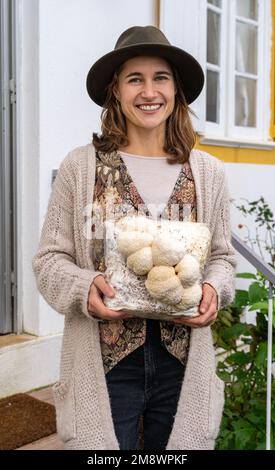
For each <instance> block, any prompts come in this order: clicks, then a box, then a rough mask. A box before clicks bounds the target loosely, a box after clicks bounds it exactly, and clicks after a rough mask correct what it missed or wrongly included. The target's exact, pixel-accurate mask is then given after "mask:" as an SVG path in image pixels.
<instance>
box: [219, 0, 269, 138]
mask: <svg viewBox="0 0 275 470" xmlns="http://www.w3.org/2000/svg"><path fill="white" fill-rule="evenodd" d="M223 1H225V0H223ZM266 4H267V1H263V0H261V1H259V0H258V21H257V23H258V50H257V53H258V54H257V69H258V74H257V76H258V79H257V95H256V126H255V127H244V126H236V125H235V90H234V87H235V73H234V72H235V47H236V41H235V40H236V34H235V25H236V21H235V20H236V0H231V2H229V3H228V6H229V8H228V16H229V18H230V25H229V34H228V37H229V44H230V47H228V55H229V61H228V65H229V67H228V87H227V90H228V123H227V129H226V131H225V137H231V138H237V139H240V138H244V139H246V140H250V139H253V140H255V139H256V140H264V139H265V138H266V139H267V138H268V129H265V125H264V123H265V117H264V113H265V112H266V110H267V109H269V108H270V103H269V102H268V99H267V98H268V97H267V94H266V92H265V90H266V88H267V87H265V86H264V85H265V83H266V79H267V77H266V75H265V70H266V68H268V66H267V64H266V63H265V60H264V29H265V19H266V18H265V10H266V8H265V6H266ZM247 23H248V20H247ZM249 23H251V24H255V23H256V22H255V21H253V20H250V21H249ZM268 81H269V78H268Z"/></svg>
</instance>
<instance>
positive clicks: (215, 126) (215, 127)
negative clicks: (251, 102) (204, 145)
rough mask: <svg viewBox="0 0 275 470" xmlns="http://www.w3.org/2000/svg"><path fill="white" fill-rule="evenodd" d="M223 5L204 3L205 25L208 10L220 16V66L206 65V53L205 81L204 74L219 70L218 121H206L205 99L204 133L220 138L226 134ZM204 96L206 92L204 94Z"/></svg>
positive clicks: (224, 10)
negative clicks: (221, 6) (208, 71)
mask: <svg viewBox="0 0 275 470" xmlns="http://www.w3.org/2000/svg"><path fill="white" fill-rule="evenodd" d="M222 2H223V3H224V5H225V7H224V8H221V9H220V8H218V7H216V6H214V5H210V4H209V6H207V1H206V2H205V22H206V24H207V10H208V8H209V9H210V10H212V11H214V12H219V13H220V15H221V42H220V66H219V67H217V66H214V65H212V64H211V65H210V64H207V53H206V61H205V80H206V74H207V70H213V71H216V70H218V69H219V70H220V87H219V90H218V95H219V103H220V110H219V114H220V121H219V123H215V122H211V121H207V120H206V99H205V133H206V134H210V135H215V136H220V137H224V136H225V134H226V119H225V116H226V115H227V102H226V99H225V96H226V88H227V72H226V55H227V52H226V50H227V37H226V18H227V14H228V12H227V10H228V8H227V7H228V2H227V1H225V0H222ZM205 29H206V34H205V45H206V49H207V37H206V36H207V27H206V28H205ZM205 87H206V83H205ZM205 96H206V92H205Z"/></svg>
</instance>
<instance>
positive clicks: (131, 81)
mask: <svg viewBox="0 0 275 470" xmlns="http://www.w3.org/2000/svg"><path fill="white" fill-rule="evenodd" d="M163 79H164V80H167V77H166V76H165V75H158V76H157V77H155V80H163ZM137 80H138V81H141V78H138V77H136V78H131V80H129V83H134V82H136V81H137Z"/></svg>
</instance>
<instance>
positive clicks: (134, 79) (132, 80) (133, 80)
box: [129, 78, 140, 83]
mask: <svg viewBox="0 0 275 470" xmlns="http://www.w3.org/2000/svg"><path fill="white" fill-rule="evenodd" d="M136 80H140V78H131V80H129V83H132V82H135V81H136Z"/></svg>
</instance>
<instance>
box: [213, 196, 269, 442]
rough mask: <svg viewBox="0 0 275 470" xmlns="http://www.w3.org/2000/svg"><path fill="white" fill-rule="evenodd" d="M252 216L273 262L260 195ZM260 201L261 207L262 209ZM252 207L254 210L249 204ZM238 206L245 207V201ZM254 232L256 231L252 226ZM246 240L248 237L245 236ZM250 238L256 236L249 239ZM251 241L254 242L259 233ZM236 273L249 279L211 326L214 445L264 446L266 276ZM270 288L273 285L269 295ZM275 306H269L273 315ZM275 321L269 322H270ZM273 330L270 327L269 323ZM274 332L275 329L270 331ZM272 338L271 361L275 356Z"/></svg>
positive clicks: (267, 214) (254, 203)
mask: <svg viewBox="0 0 275 470" xmlns="http://www.w3.org/2000/svg"><path fill="white" fill-rule="evenodd" d="M248 204H249V205H250V209H251V208H252V209H253V210H251V211H250V214H254V215H256V219H257V220H256V222H257V223H259V224H261V225H262V226H265V228H266V229H267V227H270V228H269V229H268V231H269V233H270V234H271V236H270V237H269V240H271V243H268V244H267V247H266V251H267V252H268V253H269V254H270V256H271V262H270V263H269V264H270V265H271V266H272V267H274V259H275V256H274V251H275V247H274V243H273V241H272V240H273V238H272V237H273V233H274V225H275V224H274V222H272V220H271V218H272V217H273V214H272V212H271V211H270V209H269V208H268V206H267V204H266V203H265V201H264V199H263V198H261V199H259V201H254V202H253V203H248ZM263 207H264V209H263ZM254 208H255V210H254ZM241 210H242V212H243V213H244V211H247V213H249V209H246V208H245V207H244V206H241ZM256 238H257V232H256ZM249 240H250V241H253V240H251V238H250V237H249ZM254 241H255V240H254ZM256 243H259V238H258V241H256ZM237 277H238V278H245V279H250V280H251V284H250V286H249V288H248V289H247V290H240V289H238V290H236V296H235V300H234V302H233V303H232V304H231V305H230V306H229V307H227V308H225V309H222V310H220V311H219V316H218V320H217V321H216V323H215V325H214V327H213V337H214V343H215V345H216V348H217V353H220V354H221V356H220V357H221V359H220V360H219V361H218V365H217V374H218V375H219V377H220V378H221V379H222V380H223V381H224V382H225V407H224V414H223V419H222V424H221V430H220V434H219V436H218V439H217V442H216V449H221V450H222V449H232V450H235V449H238V450H253V449H257V450H258V449H264V448H265V439H266V435H265V433H266V367H267V314H268V290H269V282H268V281H267V279H266V278H265V277H264V276H263V275H262V274H261V273H259V272H257V273H256V274H252V273H240V274H237ZM274 294H275V288H274V286H273V295H274ZM245 309H247V310H248V311H253V312H255V323H254V322H253V323H245V322H244V320H243V313H244V311H245ZM274 316H275V307H274V306H273V318H274ZM273 325H274V323H273ZM273 332H274V327H273ZM273 337H274V334H273ZM274 346H275V344H274V343H273V359H272V360H273V361H274V360H275V348H274ZM274 398H275V384H274V380H273V382H272V436H271V447H272V449H275V401H274Z"/></svg>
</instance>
